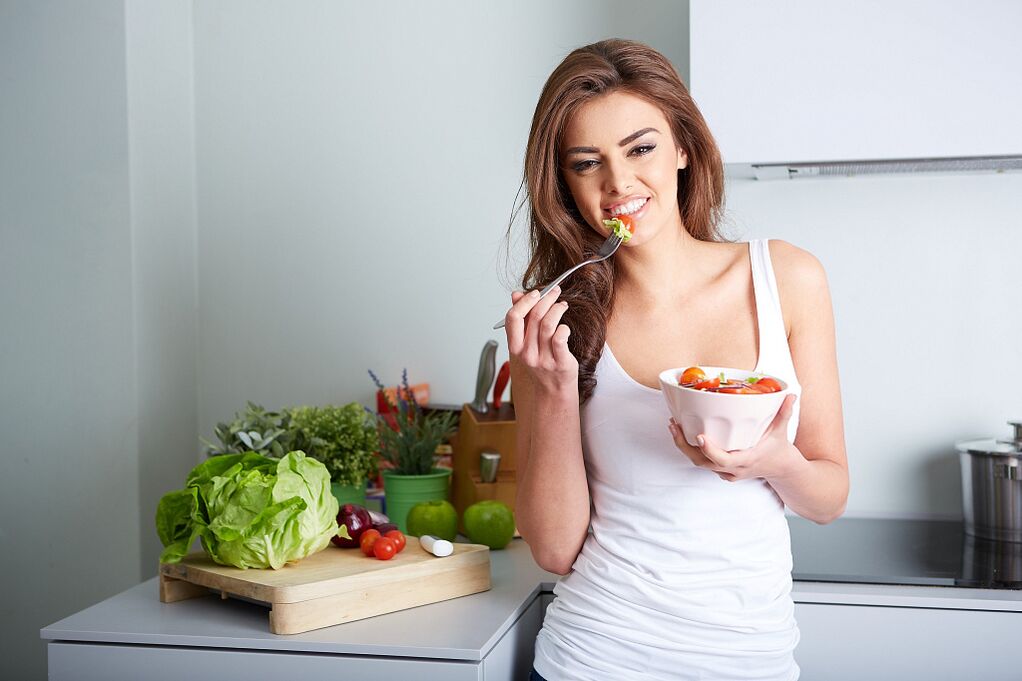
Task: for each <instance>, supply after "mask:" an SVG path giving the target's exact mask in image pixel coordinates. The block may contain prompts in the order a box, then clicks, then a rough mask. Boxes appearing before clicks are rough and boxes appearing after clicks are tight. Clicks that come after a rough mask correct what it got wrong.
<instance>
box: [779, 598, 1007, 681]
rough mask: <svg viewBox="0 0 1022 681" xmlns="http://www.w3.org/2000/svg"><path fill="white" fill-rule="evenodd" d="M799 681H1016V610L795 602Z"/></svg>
mask: <svg viewBox="0 0 1022 681" xmlns="http://www.w3.org/2000/svg"><path fill="white" fill-rule="evenodd" d="M795 618H796V620H798V626H799V630H800V631H801V632H802V639H801V641H800V642H799V645H798V648H797V649H796V650H795V660H796V661H797V662H798V664H799V666H800V667H801V668H802V678H803V679H827V681H863V679H869V680H870V681H885V680H887V679H890V680H891V681H904V680H905V679H926V680H927V681H942V680H945V679H946V680H947V681H962V680H964V679H983V681H1001V680H1002V679H1003V680H1004V681H1008V680H1009V679H1010V680H1012V681H1017V679H1019V678H1022V664H1020V663H1019V660H1018V656H1017V655H1015V654H1014V653H1012V652H1010V651H1012V650H1016V649H1017V647H1018V634H1019V632H1020V631H1022V613H1017V612H996V611H983V610H938V609H925V608H888V607H878V606H862V605H830V604H827V605H823V604H816V603H796V604H795Z"/></svg>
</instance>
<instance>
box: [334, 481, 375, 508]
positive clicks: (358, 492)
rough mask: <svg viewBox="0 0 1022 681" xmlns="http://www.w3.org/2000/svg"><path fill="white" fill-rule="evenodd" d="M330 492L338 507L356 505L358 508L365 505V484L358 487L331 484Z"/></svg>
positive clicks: (337, 483) (336, 483)
mask: <svg viewBox="0 0 1022 681" xmlns="http://www.w3.org/2000/svg"><path fill="white" fill-rule="evenodd" d="M330 491H331V492H333V493H334V497H335V498H336V499H337V505H338V506H343V505H344V504H358V505H359V506H365V505H366V483H365V482H363V483H362V484H361V485H358V486H356V485H342V484H341V483H339V482H331V483H330Z"/></svg>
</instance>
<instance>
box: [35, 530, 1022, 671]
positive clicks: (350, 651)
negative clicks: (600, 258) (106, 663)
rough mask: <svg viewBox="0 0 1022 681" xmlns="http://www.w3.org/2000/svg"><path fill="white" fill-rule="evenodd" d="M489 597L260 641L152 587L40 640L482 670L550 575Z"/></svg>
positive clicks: (518, 569)
mask: <svg viewBox="0 0 1022 681" xmlns="http://www.w3.org/2000/svg"><path fill="white" fill-rule="evenodd" d="M491 563H492V583H493V586H492V588H491V589H490V590H489V591H485V592H483V593H479V594H474V595H471V596H463V597H461V598H455V599H452V600H449V601H442V602H440V603H433V604H431V605H424V606H420V607H417V608H411V609H408V610H402V611H400V612H395V613H390V614H387V615H379V616H377V617H371V618H368V619H364V620H359V621H356V622H349V623H347V624H341V625H337V626H333V627H327V628H324V629H317V630H315V631H309V632H306V633H303V634H294V635H289V636H283V635H276V634H271V633H270V632H269V609H268V608H267V607H265V606H263V605H258V604H254V603H248V602H245V601H240V600H235V599H228V600H226V601H223V600H221V599H220V598H219V597H218V596H216V595H214V594H211V595H209V596H206V597H200V598H194V599H190V600H185V601H179V602H177V603H160V601H159V595H158V594H159V586H158V580H157V579H156V578H153V579H150V580H148V581H146V582H143V583H141V584H139V585H137V586H135V587H132V588H131V589H128V590H127V591H124V592H122V593H120V594H118V595H116V596H113V597H112V598H109V599H107V600H105V601H102V602H100V603H98V604H96V605H94V606H92V607H90V608H86V609H85V610H82V611H81V612H78V613H76V614H74V615H71V616H70V617H66V618H64V619H62V620H60V621H58V622H55V623H54V624H51V625H50V626H48V627H45V628H44V629H42V630H41V635H42V638H43V639H47V640H54V641H56V640H60V641H91V642H103V643H129V644H145V645H158V646H197V647H213V648H233V649H242V650H245V649H248V650H281V651H291V652H311V653H334V654H347V655H376V656H397V657H422V658H441V659H450V660H469V661H479V660H482V659H483V658H484V657H485V656H486V655H487V654H488V653H489V651H490V650H491V649H492V648H493V647H494V646H495V645H496V644H497V642H498V641H499V640H500V638H501V637H502V636H503V635H504V633H505V632H507V630H508V629H509V628H510V627H511V626H512V625H513V624H514V623H515V621H516V620H517V619H518V618H519V617H520V616H521V614H522V613H523V612H524V611H525V609H526V608H527V607H528V606H529V605H531V604H532V602H533V601H534V600H535V598H536V597H537V596H538V595H539V594H540V593H542V592H550V591H552V589H553V585H554V583H555V582H556V580H557V578H558V577H557V575H554V574H551V573H549V572H546V571H544V570H541V569H540V568H539V567H537V566H536V564H535V562H533V560H532V555H531V554H530V553H529V548H528V546H527V545H526V544H525V543H524V542H523V541H522V540H521V539H515V540H514V541H512V542H511V544H510V545H509V546H508V548H506V549H504V550H502V551H493V552H492V553H491ZM792 593H793V597H794V600H795V602H796V603H833V604H852V605H874V606H877V605H881V606H893V607H916V608H950V609H965V610H1002V611H1014V612H1020V611H1022V591H1018V590H994V589H966V588H954V587H934V586H895V585H884V584H877V585H874V584H844V583H827V582H802V581H796V582H795V584H794V588H793V592H792Z"/></svg>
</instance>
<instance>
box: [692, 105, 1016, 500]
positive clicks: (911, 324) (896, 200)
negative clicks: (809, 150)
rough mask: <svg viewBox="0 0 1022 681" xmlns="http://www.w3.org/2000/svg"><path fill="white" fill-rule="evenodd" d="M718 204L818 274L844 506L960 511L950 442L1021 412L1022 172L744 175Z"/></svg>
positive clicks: (996, 430) (741, 227) (987, 431)
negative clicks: (839, 410)
mask: <svg viewBox="0 0 1022 681" xmlns="http://www.w3.org/2000/svg"><path fill="white" fill-rule="evenodd" d="M711 125H712V121H711ZM728 212H729V216H730V225H731V228H732V231H733V233H735V234H736V235H737V236H742V237H748V238H778V239H784V240H786V241H790V242H791V243H794V244H796V245H798V246H801V247H803V248H806V249H808V250H809V251H810V252H812V253H813V254H815V255H816V256H817V257H818V258H819V259H820V261H821V262H822V263H823V265H824V267H825V268H826V270H827V274H828V277H829V281H830V288H831V293H832V296H833V299H834V311H835V316H836V324H837V341H838V361H839V367H840V371H841V387H842V397H843V399H844V408H845V429H846V433H847V443H848V459H849V466H850V471H851V485H852V486H851V494H850V498H849V503H848V514H849V515H900V516H906V517H913V516H951V517H959V516H960V514H961V484H960V473H959V468H958V459H957V457H956V455H955V450H954V442H955V441H956V440H961V439H967V438H988V437H1007V436H1008V435H1010V428H1009V427H1008V426H1007V425H1006V424H1005V421H1006V420H1008V419H1009V418H1015V419H1018V418H1022V392H1020V391H1019V388H1018V386H1019V385H1020V383H1022V380H1020V379H1022V368H1020V367H1022V362H1020V361H1022V352H1020V351H1019V339H1020V338H1022V316H1020V315H1019V313H1018V311H1019V310H1020V309H1022V283H1020V280H1019V276H1018V271H1019V268H1018V259H1019V254H1020V253H1022V229H1020V226H1022V218H1020V216H1022V173H1010V174H976V175H968V176H966V175H959V176H947V175H926V176H924V175H917V176H905V177H892V176H886V177H881V176H874V177H858V178H840V179H838V178H834V179H799V180H791V181H773V182H756V181H741V180H739V181H734V182H732V183H731V184H730V185H729V186H728Z"/></svg>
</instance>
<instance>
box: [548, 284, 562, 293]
mask: <svg viewBox="0 0 1022 681" xmlns="http://www.w3.org/2000/svg"><path fill="white" fill-rule="evenodd" d="M560 292H561V287H560V286H554V288H553V289H552V290H551V291H550V293H553V294H554V295H557V294H558V293H560Z"/></svg>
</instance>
